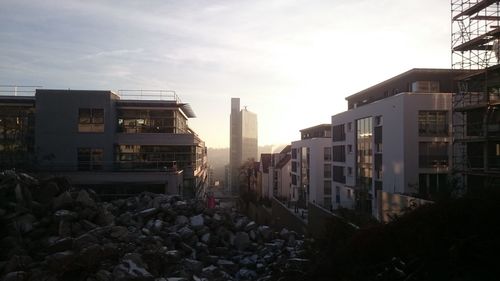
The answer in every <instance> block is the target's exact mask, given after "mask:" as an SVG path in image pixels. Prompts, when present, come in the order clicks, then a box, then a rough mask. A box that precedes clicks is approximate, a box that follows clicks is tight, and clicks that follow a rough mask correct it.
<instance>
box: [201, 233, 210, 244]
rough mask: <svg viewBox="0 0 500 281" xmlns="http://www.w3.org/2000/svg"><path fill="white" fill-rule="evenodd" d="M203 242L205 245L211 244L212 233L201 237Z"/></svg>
mask: <svg viewBox="0 0 500 281" xmlns="http://www.w3.org/2000/svg"><path fill="white" fill-rule="evenodd" d="M201 241H202V242H203V243H205V244H208V243H210V233H205V234H203V236H201Z"/></svg>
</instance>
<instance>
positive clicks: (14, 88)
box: [0, 85, 42, 96]
mask: <svg viewBox="0 0 500 281" xmlns="http://www.w3.org/2000/svg"><path fill="white" fill-rule="evenodd" d="M39 88H42V86H25V85H0V95H3V96H34V95H35V93H36V89H39Z"/></svg>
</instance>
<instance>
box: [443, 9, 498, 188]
mask: <svg viewBox="0 0 500 281" xmlns="http://www.w3.org/2000/svg"><path fill="white" fill-rule="evenodd" d="M451 24H452V27H451V31H452V32H451V39H452V40H451V48H452V68H454V69H470V70H471V72H470V73H468V74H467V75H464V76H462V77H460V78H459V79H458V92H457V93H455V94H454V95H453V122H452V123H453V139H454V140H453V150H454V151H453V155H454V156H453V167H454V172H455V173H454V175H455V177H456V180H457V182H458V184H459V187H462V188H463V189H467V190H474V189H479V188H492V187H496V188H500V65H499V58H500V5H499V1H494V0H471V1H464V0H452V1H451Z"/></svg>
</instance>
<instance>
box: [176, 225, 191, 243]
mask: <svg viewBox="0 0 500 281" xmlns="http://www.w3.org/2000/svg"><path fill="white" fill-rule="evenodd" d="M177 233H178V234H179V236H180V237H181V238H182V240H184V241H186V240H188V239H189V238H191V237H192V236H193V235H194V231H193V230H191V229H190V228H189V227H187V226H185V227H183V228H181V229H179V230H178V231H177Z"/></svg>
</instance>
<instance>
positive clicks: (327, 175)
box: [324, 164, 332, 178]
mask: <svg viewBox="0 0 500 281" xmlns="http://www.w3.org/2000/svg"><path fill="white" fill-rule="evenodd" d="M324 177H325V178H331V177H332V165H330V164H325V165H324Z"/></svg>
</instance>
